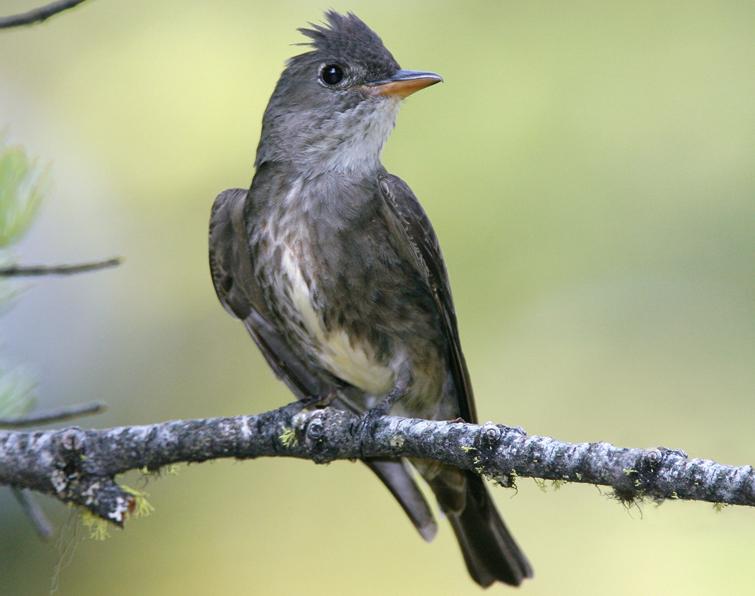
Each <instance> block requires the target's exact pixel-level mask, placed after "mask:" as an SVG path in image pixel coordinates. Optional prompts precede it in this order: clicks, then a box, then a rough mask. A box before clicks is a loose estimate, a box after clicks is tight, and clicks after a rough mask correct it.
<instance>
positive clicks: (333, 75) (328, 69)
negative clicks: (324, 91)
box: [320, 64, 343, 85]
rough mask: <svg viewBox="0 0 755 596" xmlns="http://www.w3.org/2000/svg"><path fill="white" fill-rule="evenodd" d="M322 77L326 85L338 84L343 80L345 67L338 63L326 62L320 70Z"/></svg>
mask: <svg viewBox="0 0 755 596" xmlns="http://www.w3.org/2000/svg"><path fill="white" fill-rule="evenodd" d="M320 78H321V79H322V82H323V83H325V84H326V85H338V83H340V82H341V81H342V80H343V68H341V67H340V66H338V64H326V65H325V66H323V67H322V70H320Z"/></svg>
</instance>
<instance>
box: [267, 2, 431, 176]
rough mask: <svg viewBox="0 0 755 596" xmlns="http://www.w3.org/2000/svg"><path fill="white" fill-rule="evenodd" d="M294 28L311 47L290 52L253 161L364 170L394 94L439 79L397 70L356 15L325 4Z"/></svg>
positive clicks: (388, 120) (387, 127)
mask: <svg viewBox="0 0 755 596" xmlns="http://www.w3.org/2000/svg"><path fill="white" fill-rule="evenodd" d="M325 17H326V20H327V24H326V25H312V27H311V28H307V29H300V31H301V32H302V33H303V34H304V35H306V36H307V37H309V38H310V41H309V42H307V45H310V46H311V47H312V49H311V51H309V52H306V53H304V54H300V55H298V56H294V57H293V58H291V59H290V60H289V61H288V63H287V64H286V68H285V70H284V71H283V73H282V74H281V77H280V79H279V80H278V84H277V86H276V88H275V91H274V92H273V95H272V97H271V98H270V102H269V103H268V106H267V110H266V111H265V116H264V119H263V126H262V137H261V139H260V144H259V147H258V149H257V162H256V163H257V165H260V164H262V163H265V162H270V161H274V162H290V163H293V164H294V166H295V167H298V168H300V169H303V170H313V171H340V172H352V171H369V170H370V169H375V168H377V167H378V166H379V159H380V151H381V149H382V147H383V144H384V143H385V141H386V140H387V138H388V135H389V134H390V132H391V130H392V129H393V126H394V124H395V120H396V115H397V113H398V107H399V104H400V102H401V100H402V99H404V98H405V97H407V96H409V95H411V94H412V93H414V92H415V91H419V90H420V89H423V88H424V87H427V86H429V85H433V84H434V83H438V82H440V81H441V80H442V79H441V77H440V76H438V75H437V74H435V73H432V72H417V71H409V70H402V69H401V67H400V66H399V65H398V62H396V60H395V59H394V58H393V56H392V55H391V53H390V52H389V51H388V50H387V49H386V47H385V46H384V45H383V42H382V41H381V39H380V38H379V37H378V36H377V34H376V33H375V32H374V31H372V29H370V28H369V27H368V26H367V25H365V24H364V22H363V21H361V20H360V19H359V18H358V17H357V16H356V15H354V14H352V13H348V14H346V15H341V14H338V13H336V12H334V11H329V12H327V13H326V15H325Z"/></svg>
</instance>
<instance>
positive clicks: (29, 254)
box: [0, 0, 755, 596]
mask: <svg viewBox="0 0 755 596" xmlns="http://www.w3.org/2000/svg"><path fill="white" fill-rule="evenodd" d="M31 4H33V3H31V2H28V1H23V2H21V1H16V0H12V1H8V0H4V1H3V2H0V8H1V9H2V12H3V13H12V12H15V11H17V10H21V9H25V8H28V7H29V6H30V5H31ZM329 6H332V7H333V8H336V9H339V10H347V9H349V10H354V11H355V12H356V13H357V14H358V15H360V16H361V17H362V18H363V19H364V20H365V21H366V22H367V23H368V24H370V25H371V26H372V27H373V28H375V29H376V30H377V31H378V32H379V33H380V35H381V36H382V37H383V39H384V41H385V42H386V44H387V45H388V47H389V48H390V49H391V50H392V51H393V53H394V54H395V56H396V57H397V58H398V60H399V62H400V63H401V65H402V66H404V67H405V68H414V69H430V70H435V71H437V72H440V73H442V74H443V76H444V77H445V79H446V82H445V84H444V85H441V86H437V87H433V88H432V89H429V90H427V91H424V92H422V93H420V94H418V95H417V96H414V97H412V98H410V99H409V100H408V101H407V103H406V105H405V106H404V109H403V111H402V114H401V116H400V118H399V123H398V127H397V130H396V131H395V133H394V134H393V137H392V139H391V141H390V142H389V144H388V146H387V148H386V151H385V155H384V162H385V164H386V166H387V167H388V168H389V169H390V170H391V171H393V172H395V173H397V174H399V175H401V176H402V177H403V178H404V179H406V180H407V181H408V182H409V183H410V184H411V186H412V188H413V189H414V190H415V192H416V193H417V195H418V196H419V197H420V198H421V199H422V201H423V203H424V205H425V207H426V209H427V211H428V212H429V214H430V216H431V218H432V220H433V222H434V224H435V227H436V230H437V232H438V235H439V237H440V239H441V242H442V245H443V247H444V251H445V256H446V260H447V264H448V268H449V271H450V275H451V280H452V283H453V287H454V295H455V299H456V305H457V309H458V313H459V318H460V324H461V333H462V339H463V342H464V347H465V351H466V355H467V360H468V362H469V364H470V368H471V371H472V375H473V379H474V383H475V388H476V392H477V396H478V409H479V411H480V416H481V418H482V419H483V420H495V421H498V422H504V423H507V424H511V425H520V426H522V427H524V428H526V429H527V430H528V431H529V432H531V433H537V434H548V435H552V436H555V437H558V438H561V439H564V440H572V441H595V440H606V441H611V442H614V443H617V444H620V445H630V446H638V447H639V446H643V447H650V446H656V445H665V446H669V447H678V448H683V449H685V450H687V451H688V452H689V454H690V455H691V456H693V457H708V458H713V459H717V460H720V461H722V462H726V463H731V464H747V463H755V461H753V460H755V440H753V427H754V425H755V399H754V398H755V316H754V315H755V300H753V297H754V294H755V259H754V258H753V257H754V256H755V250H754V249H755V200H754V199H755V193H754V191H755V179H754V172H755V163H754V162H755V158H754V156H755V77H753V73H755V44H754V43H753V32H754V31H755V8H754V7H753V4H752V3H751V2H701V3H697V2H633V3H613V2H609V3H606V2H598V1H595V2H576V3H561V2H531V3H523V2H508V1H507V2H501V1H489V2H437V1H430V0H428V1H423V2H420V1H417V2H406V1H402V2H395V1H384V2H382V3H380V4H378V3H375V2H366V1H354V2H350V3H345V2H342V1H340V0H339V1H332V2H331V1H330V0H329V1H328V2H327V3H325V4H322V3H315V2H304V1H291V0H280V1H278V2H266V3H262V2H251V1H248V0H245V1H241V0H238V1H230V0H229V1H222V2H205V1H200V0H192V1H189V0H182V1H178V0H163V1H161V2H150V1H148V0H129V1H125V0H121V1H118V0H109V1H108V0H97V1H93V2H87V3H85V4H84V5H82V6H81V7H80V8H79V9H77V10H75V11H72V12H70V13H67V14H64V15H62V16H60V17H58V18H55V19H53V20H51V21H49V22H47V23H46V24H43V25H41V26H37V27H34V28H29V29H23V30H14V31H8V32H2V33H0V130H2V129H4V130H6V132H7V134H8V137H9V139H10V140H12V141H15V142H18V143H21V144H23V145H24V146H25V147H26V148H27V149H28V150H29V151H30V152H31V153H33V154H35V155H37V156H40V157H41V158H43V160H45V161H49V162H50V163H51V165H52V170H51V174H52V180H53V184H54V186H53V190H52V191H51V192H50V193H49V194H48V197H47V199H46V201H45V203H44V204H43V206H42V211H41V214H40V217H39V220H38V221H37V223H36V224H35V226H34V227H33V229H32V231H31V233H30V234H29V235H28V236H27V238H26V239H25V240H24V242H23V243H22V244H21V245H20V247H19V250H18V251H17V254H18V256H19V260H20V261H22V262H26V263H32V262H47V263H58V262H75V261H78V260H87V259H96V258H100V257H108V256H111V255H123V256H125V257H126V262H125V264H124V265H123V266H122V267H120V268H119V269H116V270H109V271H105V272H100V273H96V274H90V275H85V276H84V275H82V276H77V277H72V278H69V279H46V280H40V281H35V282H34V283H33V284H32V283H25V284H23V287H24V288H25V289H26V291H25V292H24V293H23V295H22V296H21V297H20V299H19V300H18V301H17V304H16V305H15V307H14V308H13V310H12V311H11V312H9V313H8V314H6V315H5V316H4V317H3V319H2V325H3V329H2V341H3V356H4V357H5V358H7V359H12V360H13V361H15V362H24V363H26V364H28V365H30V366H31V367H32V368H33V369H35V370H36V375H37V378H38V380H39V387H38V393H39V396H40V398H39V405H40V407H51V406H54V405H59V404H65V403H73V402H80V401H85V400H90V399H103V400H105V401H107V402H108V403H109V405H110V410H109V412H108V413H107V414H106V415H104V416H102V417H100V418H98V419H94V420H87V421H82V424H86V425H90V424H91V425H100V426H106V425H116V424H136V423H147V422H153V421H158V420H164V419H169V418H177V417H204V416H217V415H232V414H238V413H249V412H256V411H260V410H265V409H269V408H273V407H275V406H277V405H280V404H282V403H284V402H287V401H288V400H290V399H291V397H290V395H289V394H288V393H287V391H286V389H285V388H284V386H283V385H282V384H280V383H278V382H277V381H276V380H275V379H274V378H273V377H272V375H271V373H270V372H269V371H268V370H267V368H266V366H265V364H264V362H263V360H262V358H261V357H260V355H259V354H258V353H257V351H256V348H255V347H254V345H253V343H252V342H251V341H250V340H249V339H248V338H247V336H246V335H245V332H244V329H243V327H242V326H241V325H240V324H239V323H238V322H237V321H234V320H232V319H231V318H230V317H229V316H228V315H226V313H225V312H224V311H223V310H222V308H221V307H220V306H219V304H218V303H217V301H216V298H215V295H214V292H213V289H212V284H211V282H210V278H209V274H208V270H207V269H208V268H207V264H206V263H207V255H206V251H207V248H206V235H207V221H208V216H209V209H210V205H211V203H212V200H213V198H214V196H215V195H216V193H217V192H218V191H220V190H222V189H224V188H227V187H232V186H242V187H243V186H247V185H248V183H249V181H250V179H251V175H252V161H253V155H254V150H255V148H256V143H257V139H258V135H259V125H260V120H261V116H262V112H263V110H264V108H265V105H266V102H267V98H268V96H269V94H270V92H271V91H272V88H273V85H274V83H275V81H276V79H277V77H278V74H279V73H280V70H281V66H282V63H283V61H284V60H285V59H286V58H287V57H288V56H290V55H292V54H293V53H297V52H299V51H301V48H298V47H295V46H292V45H290V44H292V43H296V42H300V41H302V38H301V37H300V36H299V35H298V34H297V33H296V31H295V29H296V27H299V26H302V25H304V24H306V22H307V21H317V20H319V19H320V16H321V12H322V10H323V9H325V8H328V7H329ZM127 481H128V482H129V483H130V484H132V485H135V486H141V481H140V479H139V478H138V477H130V478H128V479H127ZM519 484H520V486H519V491H518V493H517V494H514V492H513V491H510V490H504V489H494V493H495V496H496V500H497V502H498V504H499V505H500V508H501V509H502V510H503V511H504V513H505V516H506V519H507V520H508V523H509V525H510V526H511V527H512V529H513V530H514V533H515V535H516V536H517V538H518V539H519V541H520V543H521V544H522V546H523V548H524V549H525V551H526V552H527V553H528V555H529V556H530V559H531V560H532V562H533V564H534V567H535V571H536V579H535V580H534V581H532V582H529V583H527V584H526V585H525V586H524V587H523V588H522V593H523V594H531V595H533V596H534V595H545V594H548V595H552V594H596V595H597V594H620V595H624V594H627V595H628V594H685V595H696V594H752V589H753V588H752V586H753V582H752V567H753V563H755V515H754V514H753V512H752V511H751V510H746V509H736V508H727V509H725V510H724V511H723V512H721V513H716V512H714V511H713V508H712V507H711V505H709V504H704V503H666V504H664V505H662V506H661V507H658V508H657V507H655V506H653V505H652V504H648V505H645V506H643V507H642V510H641V511H640V510H637V509H634V510H629V511H627V510H625V509H624V508H622V506H621V505H619V504H618V503H616V502H613V501H612V500H610V499H609V498H608V497H607V496H606V495H601V494H600V493H599V491H597V490H596V489H595V488H594V487H592V486H565V487H563V488H562V489H561V490H560V491H558V492H557V493H556V492H553V491H552V490H551V491H548V492H543V491H541V490H540V489H539V488H538V487H537V486H535V484H534V483H533V482H532V481H531V480H522V481H521V482H520V483H519ZM146 490H147V491H148V492H149V493H150V495H151V496H150V499H151V502H152V503H153V504H154V505H155V507H156V512H155V513H154V514H153V515H152V516H151V517H149V518H146V519H140V520H134V521H132V522H130V523H129V524H128V525H127V528H126V530H125V531H113V532H112V534H113V535H112V537H111V538H110V539H109V540H107V541H105V542H96V541H93V540H90V539H88V538H86V537H82V536H81V535H82V532H81V531H76V530H74V529H72V528H71V527H70V525H71V524H70V523H69V527H68V529H67V531H66V532H65V533H64V536H65V537H64V540H63V541H62V544H61V545H57V546H56V545H47V544H42V543H40V542H39V541H38V540H37V538H36V537H35V535H34V533H33V530H32V528H31V526H30V525H29V523H28V522H27V521H26V520H25V519H24V518H23V517H22V515H21V513H20V511H19V508H18V507H17V506H16V504H15V502H14V501H13V500H12V499H11V497H10V495H9V493H8V491H7V490H0V594H3V595H8V596H16V595H21V596H25V595H35V594H45V593H46V592H47V591H48V590H49V586H50V583H51V578H52V577H53V575H54V573H55V567H56V565H57V564H58V563H59V562H60V561H61V558H62V559H63V565H62V567H63V568H62V570H60V573H59V592H58V593H60V594H64V595H74V596H80V595H81V596H88V595H101V594H111V595H131V594H140V595H142V596H153V595H161V596H169V595H173V594H181V595H184V594H208V593H216V594H227V595H242V594H261V595H268V594H269V595H278V594H280V595H282V594H291V593H298V592H305V591H306V592H307V593H308V594H327V595H331V594H375V595H377V594H380V595H383V594H475V593H478V591H479V589H478V588H477V587H476V586H475V585H474V584H473V583H472V582H471V580H470V579H469V578H468V576H467V573H466V571H465V569H464V565H463V563H462V560H461V557H460V555H459V553H458V550H457V547H456V544H455V542H454V540H453V537H452V533H451V531H450V529H449V527H448V526H447V525H446V524H442V525H441V531H440V533H439V535H438V537H437V539H436V541H435V542H434V543H433V544H431V545H427V544H425V543H423V542H422V541H421V539H420V538H419V536H418V535H417V534H416V533H415V532H414V530H413V529H412V528H411V526H410V524H409V523H408V522H407V520H406V519H405V518H404V517H403V514H402V512H401V511H400V510H399V508H398V507H397V506H396V504H395V503H394V502H393V501H392V499H391V498H389V495H388V494H387V492H386V491H385V490H384V489H383V488H382V487H381V486H380V485H379V484H378V483H377V482H376V481H374V479H373V477H372V476H371V475H370V473H369V472H368V471H367V470H366V468H364V467H363V466H360V465H355V464H350V463H336V464H332V465H330V466H327V467H320V466H315V465H313V464H311V463H308V462H299V461H283V460H276V461H274V460H264V461H262V460H261V461H256V462H244V463H236V462H216V463H210V464H204V465H197V466H191V467H188V468H182V470H181V471H180V473H179V474H178V475H177V476H166V477H164V478H162V479H160V480H158V481H152V482H150V483H149V484H148V485H147V488H146ZM44 506H45V509H46V510H47V511H48V512H49V513H50V515H51V516H52V517H53V518H54V519H55V521H56V523H57V524H58V525H59V526H61V525H64V522H65V521H66V519H67V518H68V517H69V512H68V511H67V510H66V509H65V508H64V507H62V506H61V505H59V504H58V503H56V502H54V501H52V500H49V499H45V501H44ZM74 525H75V524H74ZM74 546H76V547H77V549H76V551H75V553H74V555H73V557H72V558H69V557H67V556H62V555H61V550H65V549H66V548H68V549H69V550H70V549H71V548H73V547H74ZM69 559H70V560H69ZM502 590H503V588H500V587H499V588H493V590H492V591H496V592H498V591H502Z"/></svg>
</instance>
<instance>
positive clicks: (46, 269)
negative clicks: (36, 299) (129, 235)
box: [0, 257, 121, 277]
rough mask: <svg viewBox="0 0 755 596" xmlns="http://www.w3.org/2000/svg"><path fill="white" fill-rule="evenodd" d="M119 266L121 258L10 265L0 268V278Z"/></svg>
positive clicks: (81, 271) (63, 273) (59, 273)
mask: <svg viewBox="0 0 755 596" xmlns="http://www.w3.org/2000/svg"><path fill="white" fill-rule="evenodd" d="M120 264H121V258H120V257H115V258H112V259H107V260H105V261H94V262H92V263H78V264H76V265H28V266H20V265H11V266H10V267H0V277H24V276H37V275H73V274H74V273H86V272H88V271H97V270H98V269H107V268H108V267H115V266H117V265H120Z"/></svg>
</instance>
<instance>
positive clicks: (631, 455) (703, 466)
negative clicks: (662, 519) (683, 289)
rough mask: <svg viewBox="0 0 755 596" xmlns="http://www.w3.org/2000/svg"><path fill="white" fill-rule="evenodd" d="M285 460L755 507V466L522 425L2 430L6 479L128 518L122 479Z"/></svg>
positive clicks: (321, 414)
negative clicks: (456, 473)
mask: <svg viewBox="0 0 755 596" xmlns="http://www.w3.org/2000/svg"><path fill="white" fill-rule="evenodd" d="M262 456H279V457H280V456H285V457H297V458H303V459H310V460H312V461H314V462H317V463H325V462H330V461H333V460H337V459H359V458H369V457H386V456H395V457H414V458H422V459H429V460H435V461H439V462H443V463H446V464H450V465H453V466H456V467H459V468H463V469H468V470H474V471H476V472H478V473H480V474H483V475H485V476H487V477H489V478H491V479H493V480H495V481H497V482H498V483H500V484H502V485H505V486H511V485H513V484H514V482H515V481H516V478H518V477H532V478H542V479H546V480H555V481H568V482H582V483H589V484H598V485H605V486H610V487H611V488H613V490H614V491H615V494H616V495H617V496H618V497H619V498H621V499H622V500H626V501H631V500H634V499H638V498H644V497H648V498H652V499H657V500H663V499H688V500H699V501H709V502H713V503H726V504H731V505H749V506H753V505H755V472H754V471H753V468H752V467H751V466H741V467H733V466H726V465H721V464H718V463H716V462H713V461H709V460H704V459H689V458H688V457H687V455H686V454H685V453H684V452H682V451H678V450H674V449H666V448H663V447H658V448H655V449H631V448H622V447H614V446H613V445H610V444H608V443H576V444H573V443H564V442H561V441H557V440H555V439H552V438H549V437H541V436H535V435H533V436H530V435H527V434H526V433H525V432H524V431H523V430H521V429H518V428H510V427H507V426H502V425H496V424H492V423H488V424H484V425H475V424H467V423H464V422H446V421H432V420H420V419H412V418H399V417H394V416H367V417H360V416H356V415H354V414H350V413H348V412H343V411H341V410H335V409H332V408H323V409H316V410H311V411H310V410H302V409H301V407H300V406H299V405H298V404H293V405H291V406H287V407H284V408H280V409H278V410H273V411H270V412H265V413H263V414H259V415H256V416H236V417H233V418H209V419H205V420H176V421H170V422H163V423H159V424H150V425H146V426H130V427H119V428H110V429H102V430H82V429H80V428H75V427H73V428H65V429H61V430H46V431H28V432H27V431H13V430H6V431H0V484H5V485H9V486H11V487H13V488H16V489H27V490H34V491H38V492H42V493H46V494H49V495H53V496H55V497H57V498H58V499H60V500H61V501H64V502H70V503H75V504H77V505H80V506H83V507H86V508H87V509H89V510H90V511H91V512H92V513H94V514H95V515H97V516H99V517H101V518H103V519H106V520H108V521H111V522H113V523H115V524H117V525H122V524H123V522H124V521H125V519H126V517H127V516H128V514H129V512H131V511H132V510H133V508H134V506H135V499H134V497H133V495H132V494H131V493H129V492H128V491H127V490H124V489H123V488H121V487H120V486H119V485H118V483H117V482H116V481H115V476H116V475H118V474H121V473H123V472H126V471H128V470H134V469H143V468H146V469H149V470H158V469H160V468H161V467H163V466H167V465H169V464H174V463H178V462H202V461H206V460H210V459H218V458H229V457H232V458H237V459H252V458H256V457H262Z"/></svg>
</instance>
